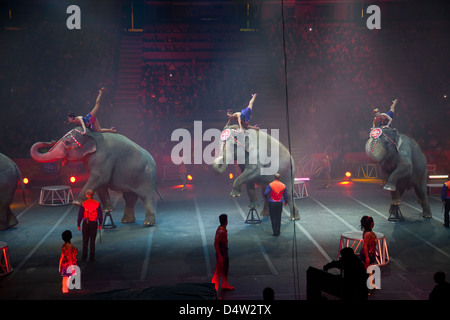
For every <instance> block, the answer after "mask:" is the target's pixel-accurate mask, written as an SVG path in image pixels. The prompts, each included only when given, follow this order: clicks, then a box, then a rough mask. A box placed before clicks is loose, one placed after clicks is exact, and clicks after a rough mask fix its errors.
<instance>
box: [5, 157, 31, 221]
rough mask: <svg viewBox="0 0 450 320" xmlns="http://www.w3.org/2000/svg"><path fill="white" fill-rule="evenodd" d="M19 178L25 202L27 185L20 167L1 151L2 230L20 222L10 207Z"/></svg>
mask: <svg viewBox="0 0 450 320" xmlns="http://www.w3.org/2000/svg"><path fill="white" fill-rule="evenodd" d="M17 180H19V181H20V185H21V186H22V194H23V201H24V202H25V186H24V184H23V181H22V174H21V173H20V170H19V168H18V167H17V165H16V164H15V163H14V161H12V160H11V159H10V158H8V157H7V156H5V155H4V154H2V153H0V230H6V229H9V228H11V227H14V226H15V225H17V224H18V223H19V222H18V221H17V219H16V216H15V215H14V213H13V212H12V211H11V207H10V206H11V202H12V201H13V198H14V193H15V192H16V189H17Z"/></svg>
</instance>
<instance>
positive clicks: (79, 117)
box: [76, 116, 86, 134]
mask: <svg viewBox="0 0 450 320" xmlns="http://www.w3.org/2000/svg"><path fill="white" fill-rule="evenodd" d="M76 119H77V120H78V122H80V124H81V126H82V127H83V132H82V134H85V133H86V126H85V125H84V121H83V117H82V116H78V117H76Z"/></svg>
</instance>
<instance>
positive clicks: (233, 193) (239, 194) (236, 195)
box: [230, 189, 241, 198]
mask: <svg viewBox="0 0 450 320" xmlns="http://www.w3.org/2000/svg"><path fill="white" fill-rule="evenodd" d="M230 196H231V197H233V198H235V197H240V196H241V192H240V191H239V190H234V189H233V191H231V193H230Z"/></svg>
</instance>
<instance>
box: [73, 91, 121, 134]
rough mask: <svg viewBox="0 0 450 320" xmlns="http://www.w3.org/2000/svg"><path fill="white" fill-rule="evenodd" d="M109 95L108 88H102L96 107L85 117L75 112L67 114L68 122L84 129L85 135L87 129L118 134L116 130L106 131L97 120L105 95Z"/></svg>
mask: <svg viewBox="0 0 450 320" xmlns="http://www.w3.org/2000/svg"><path fill="white" fill-rule="evenodd" d="M106 93H107V90H106V88H101V89H100V90H99V92H98V96H97V100H96V101H95V106H94V108H93V109H92V110H91V112H89V113H88V114H87V115H86V116H85V117H82V116H76V115H75V114H74V113H73V112H69V113H68V114H67V120H68V121H69V122H72V123H74V124H75V125H77V126H81V127H82V128H83V132H82V133H83V134H86V127H88V128H89V129H91V130H93V131H97V132H113V133H116V132H117V130H116V129H114V128H111V129H104V128H102V127H101V126H100V122H99V121H98V119H97V114H98V110H99V109H100V104H101V102H102V99H103V98H104V96H105V94H106Z"/></svg>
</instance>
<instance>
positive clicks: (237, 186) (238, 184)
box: [230, 165, 259, 197]
mask: <svg viewBox="0 0 450 320" xmlns="http://www.w3.org/2000/svg"><path fill="white" fill-rule="evenodd" d="M258 169H259V168H258V167H257V166H256V165H249V166H247V167H246V168H245V170H244V171H243V172H242V173H241V174H240V175H239V177H237V178H236V180H234V183H233V190H232V191H231V194H230V196H232V197H240V196H241V188H242V185H244V184H246V183H247V182H249V181H251V180H253V179H255V178H256V177H257V176H258V174H259V170H258Z"/></svg>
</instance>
